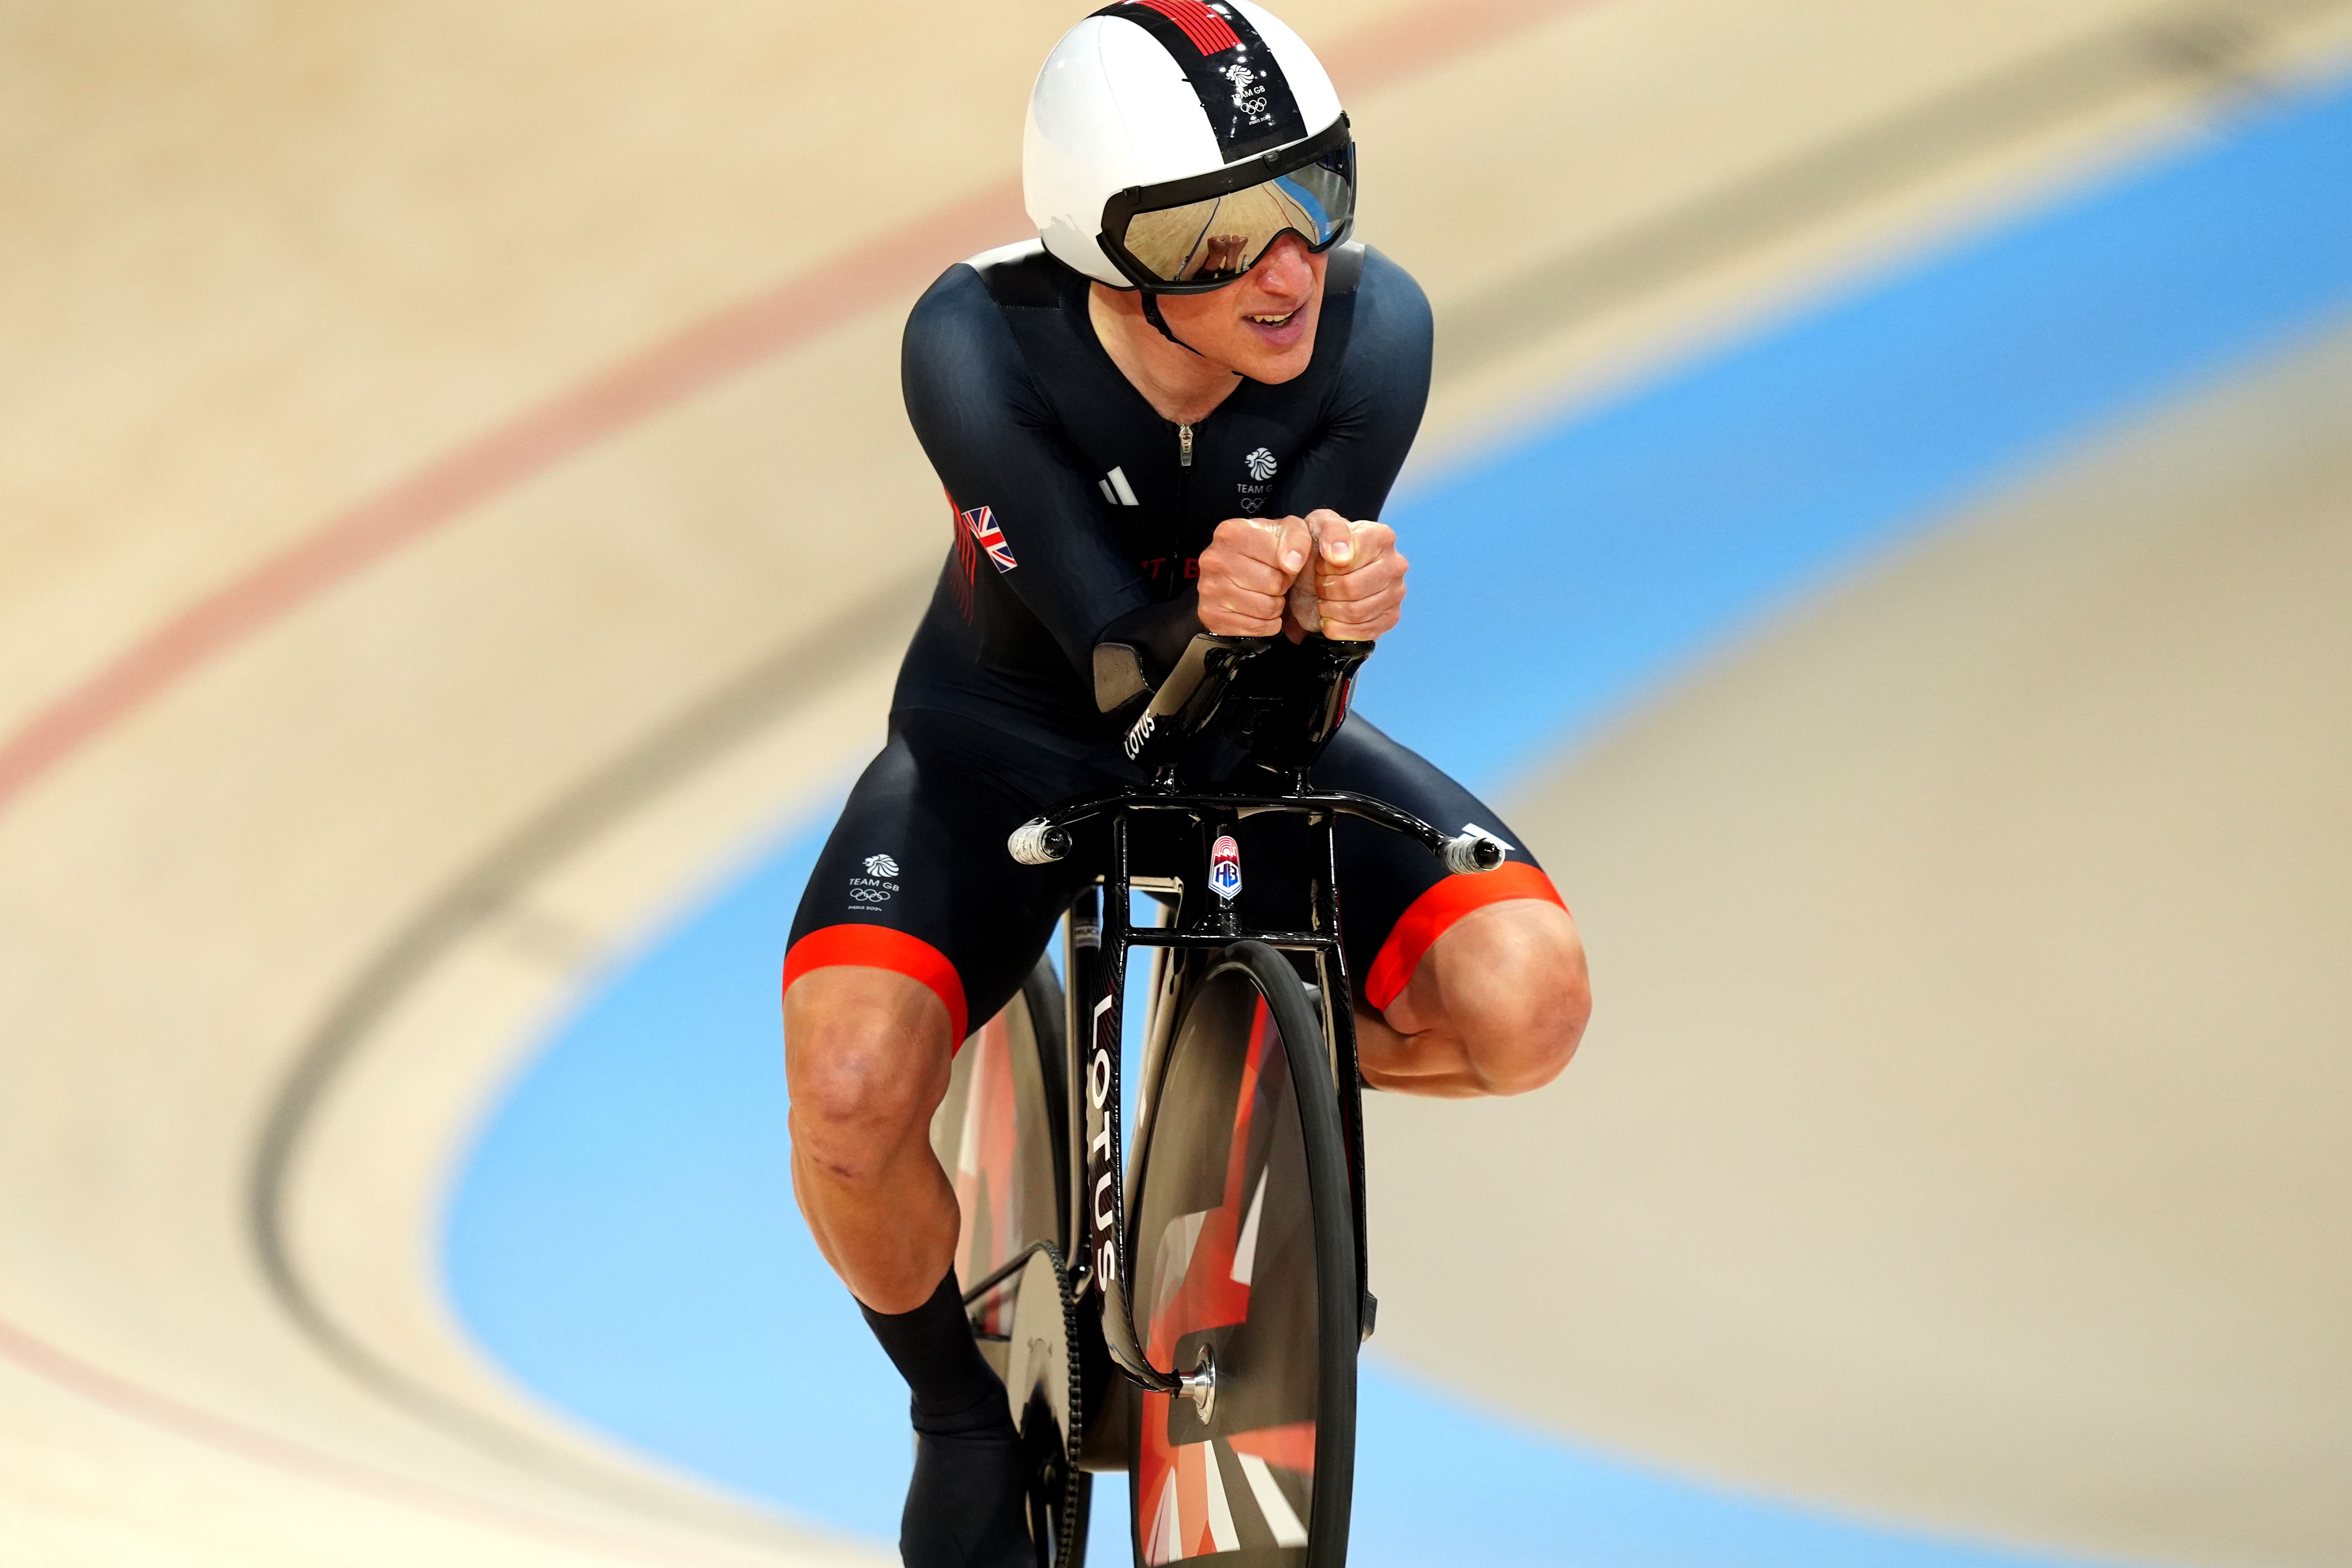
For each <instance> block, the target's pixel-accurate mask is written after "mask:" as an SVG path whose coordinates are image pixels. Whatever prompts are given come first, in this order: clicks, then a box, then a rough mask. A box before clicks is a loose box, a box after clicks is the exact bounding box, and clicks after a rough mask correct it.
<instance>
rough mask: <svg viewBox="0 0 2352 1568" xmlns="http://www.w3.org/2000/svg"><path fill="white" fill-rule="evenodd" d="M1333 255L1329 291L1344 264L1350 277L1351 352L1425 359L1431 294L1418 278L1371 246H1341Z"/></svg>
mask: <svg viewBox="0 0 2352 1568" xmlns="http://www.w3.org/2000/svg"><path fill="white" fill-rule="evenodd" d="M1331 257H1332V263H1331V268H1330V274H1329V275H1327V279H1326V283H1325V287H1326V289H1330V287H1331V283H1332V281H1333V280H1334V279H1335V278H1336V275H1337V274H1339V271H1340V269H1341V266H1342V264H1343V261H1344V262H1345V264H1346V266H1347V268H1348V271H1349V274H1350V276H1349V279H1348V284H1349V291H1350V292H1351V294H1352V296H1353V300H1352V305H1353V311H1352V313H1353V317H1354V319H1353V321H1352V322H1351V323H1350V327H1351V330H1350V332H1349V349H1350V350H1351V351H1353V353H1356V354H1360V355H1364V356H1369V357H1371V358H1381V357H1384V356H1387V355H1390V354H1394V353H1405V354H1407V355H1409V356H1410V355H1413V354H1418V355H1421V356H1424V357H1425V356H1426V355H1427V353H1428V352H1429V342H1430V339H1431V335H1432V324H1431V319H1430V312H1429V296H1428V295H1427V294H1425V293H1423V291H1422V287H1421V284H1420V283H1419V282H1418V281H1417V280H1416V279H1414V278H1413V275H1412V273H1410V272H1407V271H1406V270H1405V269H1404V268H1402V267H1400V266H1398V265H1397V264H1396V262H1394V261H1393V260H1391V259H1390V258H1388V257H1387V256H1385V255H1383V254H1381V252H1380V251H1378V250H1375V249H1373V248H1372V247H1370V246H1369V245H1355V244H1350V245H1345V246H1341V247H1338V248H1337V249H1335V250H1333V251H1332V253H1331Z"/></svg>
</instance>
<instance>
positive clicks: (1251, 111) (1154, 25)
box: [1095, 0, 1307, 163]
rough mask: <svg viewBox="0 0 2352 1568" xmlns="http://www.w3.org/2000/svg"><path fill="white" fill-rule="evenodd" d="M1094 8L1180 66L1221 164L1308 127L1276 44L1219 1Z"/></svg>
mask: <svg viewBox="0 0 2352 1568" xmlns="http://www.w3.org/2000/svg"><path fill="white" fill-rule="evenodd" d="M1095 15H1096V16H1117V17H1118V18H1120V19H1121V20H1123V21H1129V22H1132V23H1134V24H1135V25H1136V26H1139V27H1141V28H1142V29H1143V30H1144V31H1145V32H1147V33H1150V35H1151V36H1152V37H1154V38H1157V39H1158V40H1159V41H1160V47H1162V48H1164V49H1166V50H1167V51H1168V53H1169V55H1170V56H1171V58H1174V60H1175V61H1176V63H1177V64H1178V65H1179V66H1181V67H1182V68H1183V70H1184V76H1185V79H1187V80H1189V81H1190V82H1191V83H1192V91H1193V93H1194V95H1195V96H1197V97H1198V98H1199V99H1200V100H1201V110H1202V113H1204V114H1206V115H1207V116H1208V117H1209V128H1210V129H1211V130H1212V131H1214V132H1216V133H1217V150H1218V152H1220V153H1223V156H1224V160H1225V162H1226V163H1239V162H1241V161H1242V160H1243V159H1244V158H1251V157H1255V156H1256V155H1257V154H1258V153H1264V152H1267V151H1270V150H1271V149H1273V148H1276V147H1280V146H1284V145H1286V144H1287V143H1289V142H1297V141H1298V140H1300V139H1301V138H1302V137H1304V136H1305V135H1306V134H1307V121H1306V120H1305V119H1304V118H1303V117H1302V116H1301V115H1300V114H1299V112H1298V100H1297V99H1295V98H1293V97H1291V95H1290V79H1289V78H1288V77H1286V76H1284V75H1283V74H1282V67H1281V66H1280V65H1279V64H1278V63H1277V62H1276V60H1275V58H1274V51H1273V50H1272V49H1271V48H1269V47H1266V42H1265V39H1264V38H1262V37H1259V36H1258V30H1257V29H1256V28H1255V27H1253V26H1250V19H1249V18H1248V17H1247V16H1243V15H1242V14H1241V12H1240V11H1238V10H1236V9H1235V8H1234V7H1233V6H1231V5H1225V4H1223V0H1122V3H1121V4H1119V5H1106V6H1104V7H1103V8H1102V9H1101V10H1099V11H1097V12H1096V13H1095Z"/></svg>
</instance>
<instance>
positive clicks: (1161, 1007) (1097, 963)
mask: <svg viewBox="0 0 2352 1568" xmlns="http://www.w3.org/2000/svg"><path fill="white" fill-rule="evenodd" d="M1265 646H1266V644H1265V641H1264V640H1263V639H1244V638H1232V637H1212V636H1209V635H1206V634H1203V635H1202V636H1200V637H1195V638H1194V639H1193V643H1192V647H1191V649H1190V650H1189V651H1188V653H1187V655H1186V657H1185V658H1184V660H1183V661H1182V662H1181V664H1180V666H1179V667H1178V668H1177V670H1176V672H1175V673H1174V674H1172V675H1171V677H1170V678H1169V679H1168V680H1167V681H1166V682H1164V683H1163V684H1162V685H1161V687H1160V690H1159V691H1158V692H1157V693H1155V694H1154V696H1153V698H1152V700H1151V702H1150V706H1149V707H1148V708H1147V709H1146V710H1144V712H1143V714H1142V715H1141V717H1140V718H1139V720H1138V721H1137V722H1136V724H1135V727H1134V728H1133V730H1132V731H1130V732H1129V738H1128V746H1127V750H1128V754H1129V756H1130V757H1131V758H1135V759H1136V760H1138V761H1139V762H1144V763H1147V764H1150V765H1155V767H1156V771H1155V772H1154V773H1153V775H1152V778H1151V782H1150V784H1149V785H1145V786H1141V787H1137V788H1129V789H1122V790H1112V791H1107V792H1104V793H1102V794H1099V795H1089V796H1086V797H1083V798H1081V799H1078V800H1074V801H1069V802H1066V803H1065V804H1063V805H1060V806H1058V807H1056V808H1055V809H1054V810H1053V811H1051V812H1049V813H1047V814H1046V815H1045V816H1040V817H1037V818H1035V819H1034V820H1033V821H1031V822H1029V823H1027V824H1024V826H1022V827H1021V828H1019V829H1018V830H1017V831H1016V832H1015V833H1014V834H1013V837H1012V839H1011V841H1010V843H1009V844H1008V846H1007V847H1008V848H1009V849H1010V851H1011V852H1012V854H1013V858H1015V859H1017V860H1021V861H1023V862H1024V863H1026V864H1031V865H1040V864H1045V863H1046V862H1050V861H1054V860H1060V859H1063V858H1066V857H1067V856H1068V855H1069V854H1071V853H1072V852H1073V850H1074V849H1075V847H1076V840H1075V839H1074V837H1072V835H1071V833H1070V829H1071V828H1073V827H1076V826H1080V825H1082V824H1087V823H1090V822H1094V821H1097V820H1100V819H1107V820H1108V827H1109V839H1110V843H1109V854H1108V858H1107V863H1106V865H1105V868H1104V870H1103V872H1102V874H1101V876H1100V877H1099V878H1098V879H1097V880H1096V881H1094V882H1093V883H1092V884H1091V885H1089V886H1088V887H1087V889H1086V891H1085V892H1083V893H1082V894H1080V895H1079V897H1078V899H1077V900H1076V903H1075V904H1074V905H1073V907H1072V909H1071V911H1070V916H1069V921H1068V934H1067V938H1066V941H1067V947H1066V967H1065V972H1064V973H1065V975H1066V986H1065V994H1066V998H1067V1002H1066V1005H1067V1007H1068V1010H1069V1012H1068V1027H1067V1029H1066V1035H1065V1037H1066V1042H1067V1048H1068V1050H1069V1053H1070V1059H1069V1075H1068V1081H1069V1084H1070V1091H1071V1093H1070V1099H1071V1105H1072V1126H1071V1129H1070V1131H1071V1138H1070V1147H1071V1156H1070V1159H1071V1165H1072V1167H1073V1174H1074V1175H1076V1176H1077V1177H1078V1178H1079V1179H1078V1180H1077V1181H1076V1182H1074V1183H1073V1184H1072V1189H1071V1193H1070V1212H1069V1215H1068V1220H1069V1229H1068V1232H1067V1234H1068V1235H1069V1236H1070V1237H1071V1238H1072V1241H1073V1244H1074V1250H1075V1251H1076V1257H1074V1258H1072V1259H1071V1262H1072V1265H1073V1269H1074V1275H1075V1278H1074V1279H1073V1281H1072V1283H1073V1286H1074V1288H1075V1289H1076V1290H1077V1291H1079V1292H1083V1291H1084V1290H1086V1289H1088V1288H1091V1289H1094V1290H1095V1291H1096V1293H1097V1299H1098V1300H1099V1303H1100V1306H1101V1314H1100V1318H1101V1324H1102V1331H1103V1340H1104V1344H1105V1347H1106V1349H1108V1352H1109V1353H1110V1357H1111V1359H1112V1360H1113V1361H1114V1362H1115V1363H1117V1364H1118V1367H1119V1368H1120V1370H1121V1371H1123V1372H1124V1373H1126V1374H1127V1375H1128V1376H1129V1378H1130V1379H1131V1380H1132V1381H1134V1382H1135V1383H1137V1384H1140V1385H1141V1386H1142V1387H1144V1388H1146V1389H1149V1390H1150V1391H1152V1392H1155V1393H1160V1394H1180V1393H1184V1392H1186V1391H1187V1379H1186V1378H1185V1376H1184V1375H1182V1374H1181V1373H1177V1372H1175V1371H1173V1370H1169V1371H1162V1370H1161V1369H1160V1368H1158V1367H1155V1366H1153V1365H1152V1364H1151V1362H1150V1357H1149V1356H1148V1355H1147V1354H1146V1352H1145V1350H1144V1345H1143V1341H1142V1338H1141V1336H1140V1335H1139V1334H1138V1333H1137V1332H1136V1327H1135V1314H1134V1305H1133V1300H1132V1289H1133V1281H1134V1271H1133V1268H1132V1267H1131V1265H1130V1261H1129V1236H1128V1229H1127V1172H1126V1138H1125V1130H1124V1128H1123V1127H1122V1126H1121V1115H1120V1109H1119V1089H1120V1081H1119V1080H1120V1063H1119V1047H1120V1043H1121V1039H1122V1037H1123V1033H1124V1026H1125V999H1126V990H1127V964H1128V954H1129V952H1130V951H1131V950H1132V949H1134V948H1138V947H1150V948H1158V949H1160V950H1162V951H1165V952H1169V953H1170V954H1171V957H1173V958H1174V959H1175V961H1176V963H1177V966H1178V967H1177V973H1176V983H1175V984H1171V985H1169V986H1166V987H1163V988H1161V989H1160V992H1159V993H1158V994H1155V995H1154V996H1153V998H1152V1004H1151V1005H1152V1007H1153V1008H1154V1009H1155V1015H1154V1017H1155V1026H1154V1028H1153V1029H1152V1030H1151V1031H1150V1032H1151V1034H1152V1036H1153V1037H1154V1038H1155V1039H1157V1038H1158V1037H1159V1036H1160V1029H1159V1028H1158V1027H1157V1021H1158V1020H1159V1019H1160V1018H1161V1017H1164V1018H1165V1019H1166V1020H1167V1021H1168V1022H1169V1024H1170V1025H1171V1028H1172V1025H1173V1020H1174V1017H1175V1015H1176V1011H1177V1009H1179V1008H1180V1007H1181V1004H1182V1000H1183V987H1182V979H1183V975H1184V967H1185V966H1184V965H1183V963H1182V959H1181V955H1182V954H1185V953H1188V952H1215V951H1217V950H1219V949H1222V948H1223V947H1225V946H1227V945H1229V944H1230V943H1232V942H1237V941H1241V940H1244V939H1249V940H1255V941H1257V942H1265V944H1267V945H1268V946H1271V947H1275V948H1277V949H1281V950H1285V951H1288V952H1308V953H1312V954H1313V955H1314V962H1315V973H1316V984H1317V988H1318V992H1319V994H1320V998H1321V1004H1322V1009H1323V1026H1324V1039H1325V1043H1326V1049H1327V1051H1328V1054H1329V1057H1330V1066H1331V1077H1332V1082H1333V1084H1334V1086H1335V1087H1336V1089H1337V1092H1338V1094H1339V1124H1340V1131H1341V1134H1342V1138H1343V1140H1344V1142H1345V1144H1346V1151H1347V1163H1348V1180H1349V1191H1350V1196H1351V1199H1352V1202H1351V1205H1350V1207H1351V1210H1352V1215H1351V1217H1352V1221H1353V1228H1354V1233H1355V1253H1356V1279H1357V1282H1358V1287H1359V1289H1360V1291H1361V1300H1360V1303H1359V1306H1358V1333H1359V1335H1360V1336H1363V1335H1369V1334H1370V1331H1371V1326H1372V1310H1373V1306H1372V1296H1371V1292H1370V1288H1369V1286H1368V1285H1367V1284H1366V1283H1365V1282H1366V1281H1367V1280H1368V1279H1370V1275H1369V1272H1368V1266H1369V1262H1370V1259H1369V1256H1368V1255H1369V1245H1368V1237H1367V1227H1366V1222H1365V1201H1364V1121H1363V1095H1362V1087H1361V1084H1362V1080H1361V1078H1360V1074H1359V1071H1358V1063H1357V1053H1356V1021H1355V1006H1354V996H1355V987H1354V985H1353V984H1352V980H1351V977H1350V976H1349V973H1348V961H1347V954H1346V952H1345V950H1344V949H1343V947H1342V946H1341V943H1340V927H1339V890H1338V889H1339V854H1338V840H1337V828H1338V825H1339V818H1340V817H1342V816H1352V817H1355V818H1358V819H1359V820H1361V821H1365V822H1369V823H1370V824H1372V825H1373V826H1378V827H1381V828H1385V829H1387V830H1388V831H1390V832H1393V833H1402V834H1403V835H1405V836H1406V837H1411V838H1416V839H1418V840H1420V841H1421V843H1422V845H1423V847H1426V848H1427V849H1428V850H1429V851H1430V852H1431V853H1432V854H1433V855H1434V856H1436V857H1437V858H1438V859H1439V860H1440V861H1441V862H1443V863H1444V865H1445V866H1446V868H1448V869H1449V870H1453V871H1484V870H1491V869H1493V868H1495V867H1496V866H1497V865H1499V864H1500V863H1501V861H1502V858H1503V851H1502V847H1501V846H1500V845H1498V844H1496V843H1495V842H1494V841H1492V840H1491V839H1486V838H1483V837H1479V836H1477V835H1475V834H1474V833H1471V832H1468V831H1465V833H1463V834H1461V835H1448V834H1445V833H1443V832H1441V831H1439V830H1438V829H1437V828H1435V827H1433V826H1430V825H1429V824H1428V823H1426V822H1423V820H1421V818H1419V817H1417V816H1413V815H1412V813H1410V812H1406V811H1402V810H1400V809H1399V808H1397V807H1396V806H1393V805H1389V804H1388V803H1387V802H1386V801H1382V800H1378V799H1375V798H1373V797H1372V796H1370V795H1357V794H1354V793H1352V792H1348V791H1323V790H1317V789H1315V788H1314V787H1313V785H1312V784H1309V782H1308V779H1307V774H1308V772H1309V769H1310V768H1311V766H1312V764H1313V763H1314V760H1315V758H1316V757H1317V756H1318V755H1319V754H1320V752H1321V751H1322V748H1323V745H1324V743H1325V742H1328V740H1329V739H1330V737H1331V735H1332V734H1333V733H1334V732H1335V731H1337V730H1338V729H1339V723H1340V721H1342V720H1343V719H1344V718H1345V717H1346V715H1347V710H1348V700H1349V694H1350V692H1351V689H1352V687H1353V683H1354V677H1355V672H1356V669H1357V668H1358V667H1359V666H1360V664H1361V663H1362V662H1363V659H1364V658H1365V656H1366V655H1367V654H1368V653H1370V644H1361V643H1360V644H1340V643H1324V642H1322V640H1321V639H1319V638H1318V639H1314V642H1313V645H1312V646H1311V647H1310V649H1309V657H1310V658H1312V659H1313V660H1314V663H1313V665H1312V667H1311V668H1310V669H1309V671H1308V674H1307V679H1306V680H1305V682H1304V683H1303V684H1301V685H1300V686H1299V687H1298V688H1297V689H1295V690H1293V691H1291V692H1289V693H1287V694H1285V695H1283V696H1280V697H1277V698H1276V699H1273V700H1263V699H1262V700H1257V701H1256V702H1255V705H1252V704H1251V703H1249V702H1246V701H1245V702H1244V704H1242V705H1241V716H1240V721H1239V723H1238V724H1237V725H1235V726H1234V729H1235V730H1236V731H1238V732H1240V733H1242V734H1244V736H1245V737H1247V738H1248V739H1249V741H1250V742H1251V744H1250V748H1249V749H1250V750H1251V752H1252V754H1253V755H1255V756H1256V757H1257V758H1258V760H1259V761H1260V762H1261V763H1264V764H1265V766H1266V767H1267V768H1269V769H1270V770H1271V771H1272V773H1273V775H1274V777H1275V778H1276V780H1277V781H1278V782H1279V784H1280V786H1281V787H1279V788H1277V789H1275V790H1272V791H1266V790H1263V789H1260V790H1250V789H1246V788H1225V789H1210V790H1188V789H1185V788H1183V787H1182V786H1181V782H1180V780H1179V777H1178V774H1177V770H1176V767H1175V765H1174V763H1173V762H1172V760H1171V758H1172V757H1173V755H1174V754H1175V753H1176V752H1177V751H1178V750H1179V749H1180V748H1181V747H1182V746H1183V745H1184V744H1185V743H1187V742H1189V741H1191V740H1192V739H1194V738H1197V737H1198V736H1200V735H1202V734H1203V733H1205V732H1207V731H1209V730H1210V728H1211V727H1212V725H1213V723H1214V722H1215V721H1217V719H1218V717H1219V711H1220V709H1221V707H1223V706H1224V700H1225V697H1226V694H1227V689H1228V687H1229V684H1230V682H1231V680H1232V679H1233V676H1234V671H1235V670H1237V669H1238V668H1240V667H1241V666H1242V665H1243V664H1244V663H1245V662H1246V661H1248V660H1249V659H1251V658H1255V656H1256V655H1257V654H1258V653H1259V652H1261V651H1263V649H1264V648H1265ZM1153 813H1159V814H1169V815H1174V816H1181V817H1185V818H1188V819H1189V820H1190V822H1191V824H1192V833H1193V838H1194V845H1193V847H1194V849H1195V850H1196V851H1197V854H1196V857H1195V858H1194V860H1193V862H1192V863H1193V864H1194V865H1195V866H1196V867H1198V868H1200V869H1202V871H1205V870H1206V869H1207V868H1208V867H1209V864H1210V857H1211V844H1212V842H1213V840H1214V839H1215V838H1216V837H1219V836H1221V835H1223V834H1225V833H1228V832H1230V831H1231V830H1232V829H1233V827H1234V826H1235V825H1237V824H1238V823H1240V822H1241V821H1242V820H1243V819H1244V818H1246V817H1252V816H1262V815H1267V814H1281V815H1286V816H1303V817H1305V818H1306V822H1307V830H1308V832H1309V834H1310V836H1311V840H1310V842H1311V845H1312V849H1311V851H1310V852H1311V854H1312V858H1313V859H1314V861H1315V866H1314V869H1313V872H1312V874H1311V875H1310V876H1309V878H1308V889H1307V910H1305V911H1304V913H1305V917H1306V923H1305V924H1304V925H1300V926H1297V927H1293V928H1288V929H1279V930H1271V931H1269V930H1265V929H1256V928H1244V926H1243V925H1242V924H1241V922H1240V921H1239V919H1238V917H1237V916H1236V914H1235V912H1234V908H1233V906H1232V904H1231V902H1230V901H1229V900H1226V899H1224V898H1202V897H1199V896H1197V893H1196V889H1195V886H1194V884H1193V883H1192V881H1191V880H1189V879H1179V881H1178V886H1179V889H1180V891H1179V895H1178V901H1177V909H1176V915H1175V919H1174V921H1173V922H1172V923H1171V924H1170V925H1167V926H1142V927H1139V926H1137V925H1136V924H1135V923H1134V922H1133V921H1131V920H1130V919H1129V898H1130V895H1131V894H1132V893H1133V891H1134V890H1135V887H1136V881H1135V877H1134V874H1133V868H1132V866H1131V864H1130V861H1129V822H1130V819H1131V818H1133V817H1134V816H1137V815H1138V814H1153ZM1157 1067H1158V1063H1157V1062H1153V1061H1147V1063H1146V1071H1147V1072H1150V1071H1152V1070H1155V1069H1156V1068H1157ZM1080 1150H1083V1151H1084V1154H1083V1156H1081V1155H1080V1154H1079V1152H1078V1151H1080Z"/></svg>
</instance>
